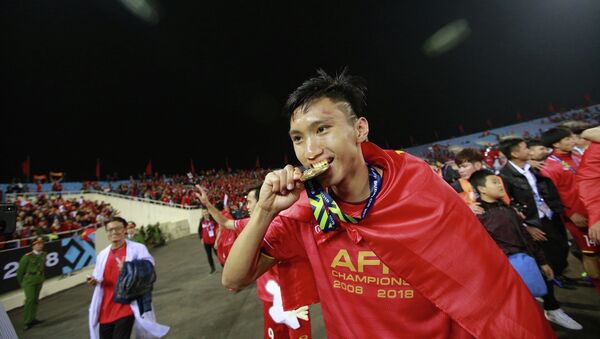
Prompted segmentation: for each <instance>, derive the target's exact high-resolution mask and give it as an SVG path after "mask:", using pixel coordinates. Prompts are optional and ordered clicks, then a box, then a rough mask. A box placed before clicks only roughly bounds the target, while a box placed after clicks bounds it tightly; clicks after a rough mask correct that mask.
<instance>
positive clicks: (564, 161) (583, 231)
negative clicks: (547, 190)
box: [541, 127, 600, 291]
mask: <svg viewBox="0 0 600 339" xmlns="http://www.w3.org/2000/svg"><path fill="white" fill-rule="evenodd" d="M541 139H542V143H543V144H544V145H545V146H546V147H552V148H553V151H552V153H551V154H550V155H549V156H548V158H547V159H546V161H545V162H544V168H543V169H542V171H541V173H542V175H544V176H546V177H548V178H550V179H551V180H552V182H553V183H554V185H555V186H556V188H557V189H558V193H559V194H560V200H561V202H562V204H563V206H564V208H565V209H564V211H565V213H564V214H565V216H566V218H565V220H564V222H565V226H566V227H567V229H568V230H569V232H570V233H571V235H572V236H573V239H574V240H575V242H576V243H577V246H579V248H580V249H581V252H582V253H583V258H582V261H583V268H584V269H585V271H586V272H587V273H588V274H589V276H590V277H591V279H592V283H593V284H594V286H595V287H596V289H597V290H598V291H600V269H599V267H598V258H597V254H598V245H597V244H596V243H595V242H594V241H592V239H590V238H589V236H588V211H587V209H586V207H585V204H584V203H583V201H582V200H581V198H580V196H579V190H578V189H577V184H576V183H575V175H576V173H577V171H578V170H579V164H580V163H581V157H580V156H579V155H578V154H575V153H573V152H572V150H573V147H574V146H575V142H574V139H573V136H572V133H571V131H570V130H568V129H566V128H558V127H557V128H551V129H549V130H547V131H545V132H544V133H542V138H541Z"/></svg>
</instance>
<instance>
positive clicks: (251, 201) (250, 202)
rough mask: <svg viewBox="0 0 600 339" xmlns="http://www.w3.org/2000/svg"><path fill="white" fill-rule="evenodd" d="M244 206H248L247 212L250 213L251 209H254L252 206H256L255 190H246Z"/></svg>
mask: <svg viewBox="0 0 600 339" xmlns="http://www.w3.org/2000/svg"><path fill="white" fill-rule="evenodd" d="M246 206H247V207H248V213H249V214H250V215H252V211H254V207H256V190H252V191H250V192H248V196H246Z"/></svg>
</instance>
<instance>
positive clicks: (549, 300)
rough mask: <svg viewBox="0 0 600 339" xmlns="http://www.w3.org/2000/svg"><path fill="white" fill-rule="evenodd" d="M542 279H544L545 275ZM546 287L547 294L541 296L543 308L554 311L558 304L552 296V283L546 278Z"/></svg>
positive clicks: (558, 306)
mask: <svg viewBox="0 0 600 339" xmlns="http://www.w3.org/2000/svg"><path fill="white" fill-rule="evenodd" d="M544 280H546V278H545V277H544ZM546 287H547V288H548V294H546V295H545V296H543V297H542V299H544V310H546V311H554V310H557V309H559V308H560V304H559V303H558V301H557V300H556V297H555V296H554V284H553V283H552V282H551V281H548V280H546Z"/></svg>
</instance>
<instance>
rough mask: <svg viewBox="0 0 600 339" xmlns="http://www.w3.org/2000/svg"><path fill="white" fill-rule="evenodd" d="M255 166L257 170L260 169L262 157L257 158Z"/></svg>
mask: <svg viewBox="0 0 600 339" xmlns="http://www.w3.org/2000/svg"><path fill="white" fill-rule="evenodd" d="M254 166H255V167H256V169H259V168H260V157H259V156H256V163H255V164H254Z"/></svg>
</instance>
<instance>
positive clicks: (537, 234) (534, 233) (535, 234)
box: [527, 226, 548, 241]
mask: <svg viewBox="0 0 600 339" xmlns="http://www.w3.org/2000/svg"><path fill="white" fill-rule="evenodd" d="M527 232H529V234H531V237H532V238H533V240H535V241H548V238H546V233H545V232H544V231H542V230H541V229H539V228H537V227H532V226H527Z"/></svg>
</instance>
